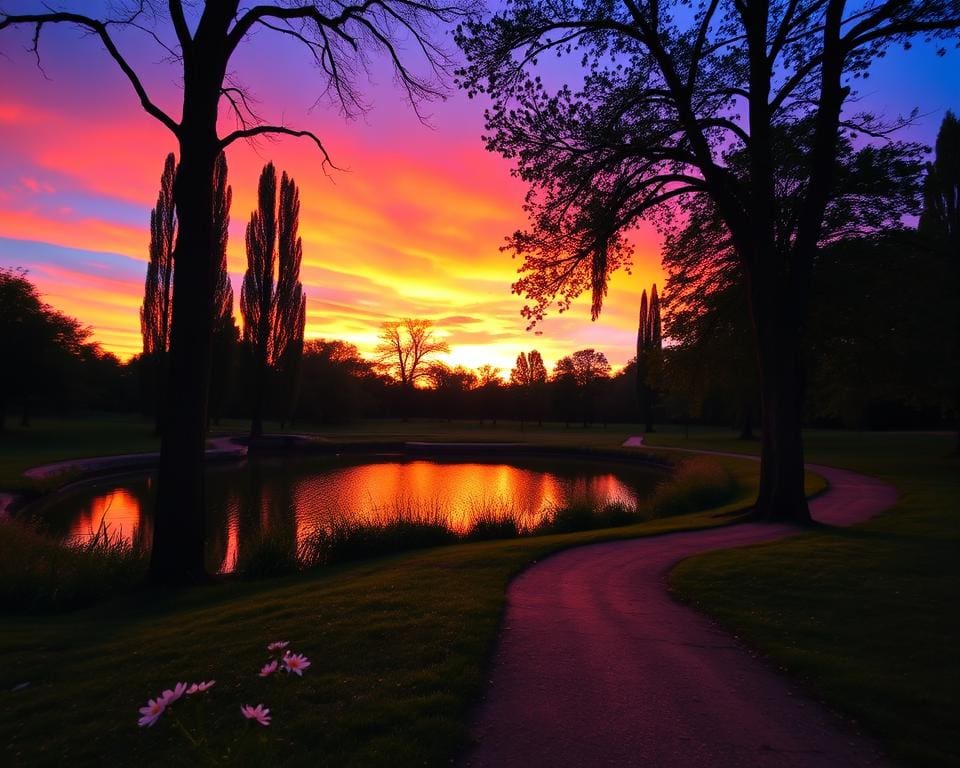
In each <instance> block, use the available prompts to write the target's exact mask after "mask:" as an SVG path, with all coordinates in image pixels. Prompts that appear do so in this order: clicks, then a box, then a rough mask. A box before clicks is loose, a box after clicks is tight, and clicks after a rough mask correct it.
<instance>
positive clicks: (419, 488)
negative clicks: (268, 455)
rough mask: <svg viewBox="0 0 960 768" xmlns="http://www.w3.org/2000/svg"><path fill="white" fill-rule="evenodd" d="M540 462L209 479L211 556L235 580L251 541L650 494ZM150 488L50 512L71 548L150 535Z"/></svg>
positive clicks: (631, 478) (582, 469) (292, 468)
mask: <svg viewBox="0 0 960 768" xmlns="http://www.w3.org/2000/svg"><path fill="white" fill-rule="evenodd" d="M546 467H547V465H546V464H543V463H542V462H541V463H538V462H537V461H536V460H534V459H530V460H527V461H517V462H516V464H503V463H493V462H482V461H471V462H440V461H428V460H421V459H418V460H414V461H405V460H403V459H402V458H397V459H388V460H382V461H378V462H376V463H369V462H367V463H364V461H363V460H360V459H334V458H326V459H320V460H309V459H302V460H298V459H287V460H276V459H263V460H253V461H249V462H247V464H246V465H244V466H242V467H235V468H232V469H224V470H218V471H214V472H211V473H210V474H209V476H208V481H207V502H208V503H207V507H208V510H209V517H208V557H209V558H210V561H211V562H210V564H211V566H212V567H216V568H217V569H218V570H219V572H221V573H229V572H230V571H232V570H234V569H235V567H236V563H237V559H238V556H239V555H241V554H242V549H243V545H244V542H245V541H250V540H251V538H255V537H258V536H260V535H261V534H264V533H268V532H269V533H270V534H271V535H272V536H278V535H279V536H281V537H283V538H289V540H290V543H291V546H293V542H298V543H302V542H303V541H304V540H305V539H306V538H307V537H308V536H310V535H311V534H312V533H313V532H314V531H316V530H317V529H318V528H327V529H328V528H330V527H331V526H332V525H335V524H338V523H340V522H343V521H350V522H386V521H389V520H391V519H395V518H396V517H397V516H398V515H404V516H412V517H414V518H424V517H426V518H429V519H430V520H431V521H433V520H434V519H435V518H440V522H444V523H446V524H447V525H448V526H449V527H450V528H451V529H453V530H454V531H456V532H458V533H466V532H467V531H469V530H470V528H471V526H472V525H473V524H474V522H475V521H476V520H477V518H478V517H479V516H480V515H484V514H485V515H488V516H489V515H492V516H498V515H503V514H509V515H510V516H511V517H512V518H514V519H515V520H517V521H518V523H519V524H520V525H521V527H533V526H535V525H536V524H537V523H539V522H540V521H541V520H542V519H543V517H544V515H545V514H547V513H548V512H549V511H550V510H551V509H552V508H554V507H558V506H562V505H565V504H570V503H576V502H579V501H588V502H594V503H597V504H605V503H610V502H625V503H627V504H633V503H634V502H636V501H637V500H638V496H641V495H642V494H643V493H645V492H646V491H647V490H648V489H649V488H650V487H652V483H653V479H651V475H650V473H649V472H648V471H645V470H643V469H637V468H636V467H622V466H621V467H615V468H613V469H612V470H611V469H610V468H608V467H605V466H601V465H598V464H595V463H589V462H569V461H567V462H564V461H555V460H551V462H550V463H549V469H547V468H546ZM151 507H152V494H151V493H150V480H149V479H144V480H141V481H126V482H125V483H124V486H123V487H122V488H111V489H108V490H104V489H103V488H102V487H99V488H95V489H89V490H87V491H86V492H85V494H84V493H79V494H72V495H71V496H69V497H65V498H64V499H62V500H61V501H60V502H59V503H55V504H53V505H51V508H50V509H49V510H48V512H49V514H50V516H51V520H58V519H59V520H61V521H66V523H65V526H64V527H62V528H61V530H63V532H64V534H63V535H64V536H65V537H67V538H70V539H72V540H84V539H88V538H89V537H90V536H91V535H92V534H93V533H95V532H96V531H97V529H98V527H99V526H100V522H101V520H102V521H103V523H104V525H106V526H107V530H108V531H109V532H110V534H111V535H113V536H122V537H123V538H124V539H125V540H127V541H132V540H134V539H135V537H136V536H138V535H139V533H140V532H143V533H146V534H148V535H149V533H150V530H149V529H150V526H151V520H152V508H151Z"/></svg>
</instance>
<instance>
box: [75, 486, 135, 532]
mask: <svg viewBox="0 0 960 768" xmlns="http://www.w3.org/2000/svg"><path fill="white" fill-rule="evenodd" d="M102 527H104V528H105V529H106V532H107V534H108V535H109V536H111V537H117V536H119V537H121V538H122V539H124V540H125V541H128V542H129V541H133V540H134V538H135V537H136V535H137V531H138V530H139V528H140V501H139V500H138V499H137V498H136V496H134V495H133V494H131V493H130V492H129V491H127V490H125V489H123V488H117V489H115V490H112V491H109V492H107V493H103V494H100V495H97V496H94V497H93V498H92V499H90V500H89V502H88V503H87V504H84V505H82V506H81V507H79V509H78V512H77V516H76V518H75V519H74V520H73V521H72V523H71V525H70V533H69V534H68V538H69V539H71V540H72V541H86V540H88V539H90V538H92V537H93V536H94V535H96V534H97V533H98V532H99V531H100V530H101V528H102Z"/></svg>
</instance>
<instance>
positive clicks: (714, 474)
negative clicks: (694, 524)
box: [643, 456, 738, 518]
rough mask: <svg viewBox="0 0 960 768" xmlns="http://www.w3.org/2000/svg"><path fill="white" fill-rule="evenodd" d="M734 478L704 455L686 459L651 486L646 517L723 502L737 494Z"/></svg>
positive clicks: (663, 515)
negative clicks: (667, 475)
mask: <svg viewBox="0 0 960 768" xmlns="http://www.w3.org/2000/svg"><path fill="white" fill-rule="evenodd" d="M737 490H738V487H737V481H736V478H734V476H733V475H732V474H731V473H730V472H729V471H728V470H727V469H726V468H724V467H723V466H722V465H721V464H720V463H719V462H717V461H715V460H714V459H710V458H707V457H704V456H697V457H695V458H691V459H687V460H685V461H684V462H683V463H681V464H680V465H679V466H678V467H677V469H676V470H675V471H674V472H673V474H672V475H670V477H668V478H666V479H665V480H664V481H663V482H661V483H660V484H659V485H657V487H656V488H655V489H654V492H653V495H652V496H651V497H650V499H649V501H648V502H647V503H646V504H644V505H643V507H644V512H645V514H646V515H647V516H649V517H651V518H652V517H672V516H673V515H683V514H686V513H688V512H697V511H699V510H703V509H709V508H710V507H718V506H721V505H723V504H726V503H727V502H728V501H730V500H731V499H732V498H733V497H734V496H735V495H736V493H737Z"/></svg>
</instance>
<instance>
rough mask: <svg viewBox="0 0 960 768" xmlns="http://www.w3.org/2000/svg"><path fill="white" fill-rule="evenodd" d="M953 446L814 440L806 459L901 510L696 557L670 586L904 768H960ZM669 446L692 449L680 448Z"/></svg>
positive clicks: (958, 467)
mask: <svg viewBox="0 0 960 768" xmlns="http://www.w3.org/2000/svg"><path fill="white" fill-rule="evenodd" d="M953 441H954V437H953V436H948V435H944V436H939V437H938V436H923V435H907V434H861V435H856V434H829V433H811V434H810V435H809V437H808V440H807V445H808V456H809V459H810V460H811V461H817V462H821V463H824V464H832V465H835V466H843V467H848V468H850V469H854V470H857V471H861V472H864V473H867V474H871V475H876V476H878V477H882V478H884V479H886V480H887V481H889V482H891V483H893V484H894V485H895V486H896V487H897V489H898V491H899V496H900V498H899V501H898V503H897V505H896V507H895V508H894V509H892V510H891V511H890V512H888V513H886V514H884V515H882V516H880V517H879V518H877V519H875V520H873V521H871V522H870V523H868V524H866V525H862V526H858V527H856V528H853V529H850V530H836V531H818V532H816V533H811V534H808V535H804V536H799V537H796V538H792V539H789V540H787V541H783V542H779V543H774V544H768V545H762V546H756V547H750V548H747V549H739V550H729V551H725V552H716V553H711V554H707V555H701V556H697V557H694V558H691V559H689V560H687V561H685V562H684V563H682V564H681V565H680V566H679V567H678V568H677V569H676V570H675V571H674V572H673V574H672V577H671V582H672V586H673V588H674V589H675V590H676V591H677V594H678V595H680V596H682V597H683V598H684V599H686V600H689V601H690V602H692V603H693V604H694V605H696V606H697V607H698V608H699V609H701V610H703V611H705V612H706V613H708V614H710V615H711V616H713V617H715V618H716V619H717V620H718V621H720V622H721V623H722V624H723V625H725V626H726V627H728V628H730V629H731V630H732V631H734V632H735V633H736V634H738V635H739V636H740V637H741V638H743V639H744V640H745V641H746V642H747V643H748V644H750V645H752V646H754V647H756V648H758V649H760V650H761V651H762V652H763V653H765V654H766V655H768V656H769V658H770V660H771V661H772V662H773V663H774V664H776V665H777V666H779V667H782V668H784V669H786V670H787V671H789V673H790V674H792V675H794V676H796V677H797V678H799V679H800V680H802V681H803V682H804V683H806V685H807V687H808V689H809V690H810V691H811V692H812V693H813V694H814V695H815V696H817V697H818V698H821V699H822V700H824V701H826V702H827V703H828V704H829V705H830V706H831V707H833V708H835V709H837V710H838V711H840V712H842V713H843V714H845V715H847V716H848V717H850V718H852V719H854V720H856V721H857V722H858V723H859V725H860V726H861V727H862V728H863V729H864V730H866V731H867V732H869V733H871V734H872V735H874V736H876V737H877V738H879V739H880V740H881V741H882V743H883V744H884V745H885V746H886V747H887V748H888V749H889V750H890V752H891V754H892V755H893V756H894V757H896V758H898V759H900V760H902V761H903V763H904V764H905V765H910V766H943V767H944V768H946V766H957V765H960V711H958V691H960V672H958V670H960V662H958V655H957V642H958V639H960V620H958V616H960V612H958V610H957V609H958V605H957V592H958V585H960V461H958V457H957V455H956V453H955V452H953ZM664 442H673V443H675V444H681V445H682V444H684V443H685V441H684V440H683V439H682V438H681V437H679V436H665V437H664ZM697 442H698V441H697ZM716 442H717V440H713V439H709V438H708V439H707V440H705V441H704V443H706V444H707V445H710V444H714V445H715V444H716ZM691 443H692V444H691ZM686 444H688V445H691V447H693V445H696V442H695V441H691V442H690V443H686Z"/></svg>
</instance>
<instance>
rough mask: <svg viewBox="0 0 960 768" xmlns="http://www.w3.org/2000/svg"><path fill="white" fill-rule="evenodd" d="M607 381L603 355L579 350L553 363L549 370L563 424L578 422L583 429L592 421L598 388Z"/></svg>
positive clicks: (606, 367) (608, 364) (590, 350)
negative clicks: (581, 422) (551, 374)
mask: <svg viewBox="0 0 960 768" xmlns="http://www.w3.org/2000/svg"><path fill="white" fill-rule="evenodd" d="M609 377H610V363H609V362H608V361H607V356H606V355H604V354H603V352H597V351H596V350H593V349H581V350H579V351H577V352H574V353H573V354H572V355H570V356H568V357H562V358H560V359H559V360H558V361H557V364H556V366H555V367H554V369H553V383H554V388H555V397H556V404H557V406H558V408H559V410H560V412H561V413H562V414H563V419H562V420H563V421H564V423H566V424H567V426H569V425H570V422H571V421H573V419H574V418H580V419H581V420H582V421H583V426H585V427H586V426H587V425H588V424H590V423H591V422H593V421H594V418H595V416H596V411H597V408H596V401H597V395H598V394H599V391H600V387H601V385H602V383H603V382H605V381H606V380H607V379H608V378H609Z"/></svg>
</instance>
